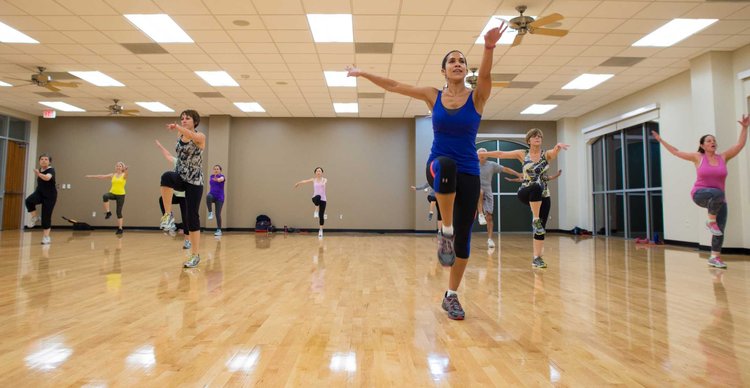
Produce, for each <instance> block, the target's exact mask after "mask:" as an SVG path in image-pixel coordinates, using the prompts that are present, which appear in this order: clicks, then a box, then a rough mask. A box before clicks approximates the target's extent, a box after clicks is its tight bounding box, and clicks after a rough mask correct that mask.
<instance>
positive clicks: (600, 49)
mask: <svg viewBox="0 0 750 388" xmlns="http://www.w3.org/2000/svg"><path fill="white" fill-rule="evenodd" d="M626 47H627V46H591V47H589V48H587V49H586V50H584V51H583V52H581V53H580V54H579V55H580V56H583V57H614V56H616V55H618V54H619V53H620V52H622V51H623V50H624V49H626Z"/></svg>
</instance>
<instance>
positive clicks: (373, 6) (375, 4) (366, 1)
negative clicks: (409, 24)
mask: <svg viewBox="0 0 750 388" xmlns="http://www.w3.org/2000/svg"><path fill="white" fill-rule="evenodd" d="M400 6H401V0H378V1H372V0H352V13H354V14H357V15H362V14H375V15H395V14H398V12H399V7H400Z"/></svg>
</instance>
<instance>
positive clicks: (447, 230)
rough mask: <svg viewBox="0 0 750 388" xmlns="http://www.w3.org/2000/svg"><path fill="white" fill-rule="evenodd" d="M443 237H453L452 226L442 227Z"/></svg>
mask: <svg viewBox="0 0 750 388" xmlns="http://www.w3.org/2000/svg"><path fill="white" fill-rule="evenodd" d="M443 236H453V225H451V226H445V225H443Z"/></svg>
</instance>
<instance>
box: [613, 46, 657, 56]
mask: <svg viewBox="0 0 750 388" xmlns="http://www.w3.org/2000/svg"><path fill="white" fill-rule="evenodd" d="M662 50H665V48H663V47H628V48H626V49H625V50H622V51H620V53H619V54H618V55H617V56H620V57H646V58H647V57H650V56H653V55H654V54H656V53H658V52H660V51H662Z"/></svg>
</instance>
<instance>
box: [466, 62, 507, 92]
mask: <svg viewBox="0 0 750 388" xmlns="http://www.w3.org/2000/svg"><path fill="white" fill-rule="evenodd" d="M477 70H479V68H477V67H472V68H469V71H470V72H471V74H470V75H467V76H466V79H465V81H466V83H467V84H469V85H470V86H471V88H472V89H476V88H477ZM508 85H510V82H504V81H493V82H492V86H493V87H499V88H504V87H506V86H508Z"/></svg>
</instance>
